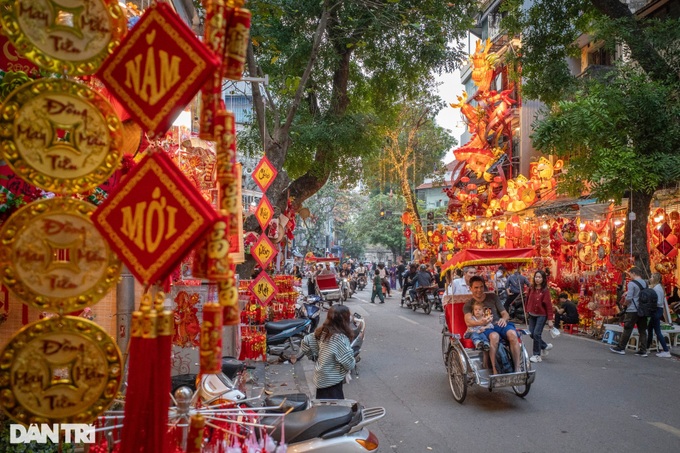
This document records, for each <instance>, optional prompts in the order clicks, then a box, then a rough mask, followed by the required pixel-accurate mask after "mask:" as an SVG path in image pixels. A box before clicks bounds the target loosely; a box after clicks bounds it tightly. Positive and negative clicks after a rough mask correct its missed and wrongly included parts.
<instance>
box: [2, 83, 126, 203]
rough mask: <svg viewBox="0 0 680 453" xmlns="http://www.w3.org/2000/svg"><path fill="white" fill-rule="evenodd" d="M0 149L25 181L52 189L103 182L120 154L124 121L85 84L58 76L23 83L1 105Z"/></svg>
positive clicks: (66, 189) (68, 190)
mask: <svg viewBox="0 0 680 453" xmlns="http://www.w3.org/2000/svg"><path fill="white" fill-rule="evenodd" d="M0 130H1V131H2V132H0V151H1V153H2V157H3V159H4V160H5V161H6V162H7V163H8V164H9V166H10V167H11V168H12V170H13V171H14V172H15V173H16V174H17V175H18V176H19V177H21V178H23V179H24V180H25V181H27V182H29V183H31V184H33V185H35V186H37V187H40V188H42V189H45V190H48V191H51V192H56V193H74V192H83V191H86V190H90V189H93V188H95V187H96V186H98V185H100V184H102V183H104V182H105V181H106V180H107V179H108V178H109V176H111V174H112V173H113V171H114V170H115V169H116V167H117V166H118V163H119V162H120V159H121V157H122V152H121V147H122V135H121V134H122V125H121V123H120V121H119V120H118V117H117V116H116V114H115V112H114V111H113V109H112V108H111V105H110V104H109V103H108V102H107V101H106V99H104V98H103V97H102V96H101V95H100V94H98V93H96V92H95V91H93V90H92V89H90V88H88V87H87V86H86V85H83V84H80V83H76V82H72V81H69V80H62V79H38V80H35V81H32V82H29V83H25V84H24V85H22V86H21V87H20V88H19V89H18V90H16V91H14V92H13V93H12V94H11V95H10V96H9V97H7V98H6V99H5V101H4V103H3V104H2V108H1V109H0Z"/></svg>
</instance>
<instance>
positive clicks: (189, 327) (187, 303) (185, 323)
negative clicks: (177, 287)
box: [172, 291, 201, 348]
mask: <svg viewBox="0 0 680 453" xmlns="http://www.w3.org/2000/svg"><path fill="white" fill-rule="evenodd" d="M199 302H200V297H199V295H198V294H196V293H193V294H189V293H188V292H186V291H180V292H179V293H177V296H176V297H175V307H176V308H175V311H174V315H173V316H174V324H175V332H174V334H173V337H172V344H173V345H175V346H179V347H181V348H186V347H195V346H199V345H200V341H199V333H200V331H201V327H200V324H199V323H198V316H197V313H198V308H197V307H196V305H198V303H199Z"/></svg>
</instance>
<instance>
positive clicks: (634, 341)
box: [626, 335, 640, 351]
mask: <svg viewBox="0 0 680 453" xmlns="http://www.w3.org/2000/svg"><path fill="white" fill-rule="evenodd" d="M639 343H640V337H638V336H637V335H635V336H633V335H631V336H630V339H629V340H628V344H627V345H626V349H632V350H633V351H637V350H638V346H640V344H639Z"/></svg>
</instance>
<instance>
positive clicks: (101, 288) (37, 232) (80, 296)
mask: <svg viewBox="0 0 680 453" xmlns="http://www.w3.org/2000/svg"><path fill="white" fill-rule="evenodd" d="M94 210H95V207H94V206H93V205H91V204H90V203H87V202H84V201H80V200H76V199H71V198H53V199H49V200H37V201H34V202H33V203H31V204H29V205H26V206H24V207H23V208H21V209H19V210H18V211H17V212H15V213H14V214H13V215H12V216H11V217H10V218H9V220H8V221H7V222H5V224H4V225H3V227H2V231H0V236H1V237H2V238H3V247H0V270H1V273H2V283H3V285H4V286H5V287H7V288H8V289H9V290H10V291H11V292H12V293H13V294H15V295H16V296H17V297H19V298H20V299H21V300H22V301H23V302H24V303H26V304H28V305H30V306H32V307H34V308H37V309H39V310H46V311H51V312H56V313H70V312H73V311H76V310H82V309H83V308H85V307H89V306H91V305H93V304H95V303H96V302H98V301H99V300H100V299H101V298H102V297H104V295H106V293H107V292H108V291H109V290H110V289H111V288H112V287H114V286H115V284H116V283H117V282H118V278H119V276H120V270H121V267H122V265H121V262H120V261H119V260H118V258H117V257H116V255H115V254H114V253H113V252H112V251H111V249H110V248H109V246H108V244H107V242H106V240H105V238H104V237H103V236H102V235H101V233H100V232H99V231H97V229H96V228H95V226H94V225H93V223H92V220H91V216H92V213H93V212H94Z"/></svg>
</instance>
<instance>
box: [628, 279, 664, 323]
mask: <svg viewBox="0 0 680 453" xmlns="http://www.w3.org/2000/svg"><path fill="white" fill-rule="evenodd" d="M633 283H635V284H636V285H638V286H639V287H640V296H639V297H638V307H637V309H638V315H640V312H642V316H652V315H653V314H654V313H655V312H656V304H657V301H658V296H657V294H656V291H654V290H653V289H652V288H650V287H649V286H647V287H643V286H642V285H641V284H640V282H638V281H636V280H633Z"/></svg>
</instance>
